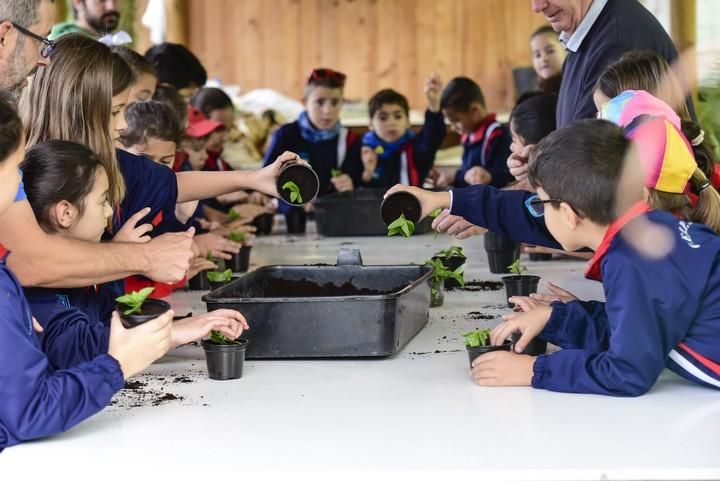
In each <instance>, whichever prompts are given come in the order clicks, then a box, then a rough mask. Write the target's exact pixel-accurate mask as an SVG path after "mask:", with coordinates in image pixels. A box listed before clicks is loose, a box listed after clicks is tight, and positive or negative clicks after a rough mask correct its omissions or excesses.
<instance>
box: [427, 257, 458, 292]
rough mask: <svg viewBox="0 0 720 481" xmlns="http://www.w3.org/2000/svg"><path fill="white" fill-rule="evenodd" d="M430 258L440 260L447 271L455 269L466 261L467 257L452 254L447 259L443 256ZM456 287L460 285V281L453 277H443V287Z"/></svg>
mask: <svg viewBox="0 0 720 481" xmlns="http://www.w3.org/2000/svg"><path fill="white" fill-rule="evenodd" d="M432 259H433V260H439V261H440V262H442V265H443V266H444V267H445V269H447V270H449V271H455V270H456V269H457V268H458V267H460V266H461V265H463V264H465V262H467V257H465V256H453V257H450V258H448V259H446V258H444V257H439V256H434V257H433V258H432ZM456 287H460V283H459V282H458V281H456V280H455V279H453V278H448V279H445V288H447V289H454V288H456Z"/></svg>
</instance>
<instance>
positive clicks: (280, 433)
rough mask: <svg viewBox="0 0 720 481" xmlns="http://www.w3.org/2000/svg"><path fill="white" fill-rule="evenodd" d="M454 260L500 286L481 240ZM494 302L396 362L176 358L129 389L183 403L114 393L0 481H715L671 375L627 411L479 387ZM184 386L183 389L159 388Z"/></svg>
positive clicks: (699, 418) (698, 427)
mask: <svg viewBox="0 0 720 481" xmlns="http://www.w3.org/2000/svg"><path fill="white" fill-rule="evenodd" d="M348 243H350V244H348ZM449 243H450V241H449V239H448V238H447V237H445V236H439V237H438V238H437V239H433V236H432V235H424V236H419V237H415V238H412V239H410V240H405V239H401V238H391V239H386V238H379V237H378V238H354V239H317V238H316V236H315V235H314V234H309V235H308V236H306V237H304V238H285V237H271V238H261V239H259V240H258V242H257V244H256V247H255V248H254V250H253V258H252V261H253V262H254V263H260V264H264V263H275V264H284V263H293V264H295V263H297V264H300V263H316V262H333V261H334V259H335V257H336V252H337V249H338V248H339V247H340V246H341V245H343V246H345V247H353V246H356V247H359V248H361V249H362V253H363V257H364V261H365V264H393V263H409V262H413V261H414V262H416V263H417V262H421V261H422V260H424V259H425V258H427V257H429V256H430V255H431V254H432V253H433V252H435V251H436V250H437V249H438V248H441V247H445V246H447V245H448V244H449ZM462 245H463V246H464V247H465V250H466V252H467V253H468V254H469V258H470V261H469V264H468V274H467V276H466V277H467V278H468V279H497V278H498V277H499V276H492V275H491V274H489V273H488V271H487V268H486V260H485V254H484V251H483V249H482V239H481V238H476V239H473V240H469V241H464V242H463V244H462ZM530 267H531V269H532V270H533V271H535V272H536V273H540V274H541V275H542V276H543V278H544V279H546V280H552V281H554V282H557V283H560V284H561V285H564V286H568V287H570V288H571V290H573V291H574V292H576V293H577V294H579V295H580V296H581V297H585V298H599V297H600V296H601V295H602V292H601V289H600V285H599V284H596V283H592V282H589V281H586V280H584V279H583V278H582V272H583V269H584V264H583V263H582V262H581V261H573V260H556V261H552V262H546V263H534V264H530ZM199 298H200V295H199V294H196V293H179V294H177V295H175V296H174V298H173V300H172V303H173V306H174V308H175V310H176V312H177V313H178V314H184V313H186V312H187V311H189V310H190V311H193V312H202V311H204V305H203V303H202V302H200V300H199ZM502 302H503V295H502V292H499V291H498V292H481V293H467V292H460V293H458V292H454V293H449V294H447V295H446V299H445V306H444V307H442V308H439V309H432V310H431V313H430V323H429V324H428V326H427V327H426V328H425V329H424V330H422V331H421V332H420V333H419V334H418V335H417V336H416V337H415V338H414V339H413V340H412V341H411V342H410V344H409V345H408V346H407V347H406V348H405V349H403V350H402V351H401V352H400V353H399V354H398V355H396V356H394V357H392V358H390V359H379V360H314V361H247V362H246V365H245V374H244V376H243V378H242V379H240V380H237V381H225V382H219V381H211V380H209V379H207V377H206V375H205V372H204V369H205V366H204V357H203V353H202V350H201V348H200V347H197V346H195V347H192V346H190V347H182V348H179V349H177V350H175V351H174V352H171V353H170V354H169V355H168V356H166V357H165V358H164V359H162V360H161V361H159V362H158V363H156V364H155V365H153V366H151V367H150V368H149V369H148V370H147V372H146V374H144V375H143V376H141V377H140V378H139V379H140V380H142V381H144V382H145V383H147V387H148V389H151V390H154V391H155V398H157V393H165V392H166V393H171V394H173V395H176V396H181V397H182V398H183V399H181V400H177V401H169V402H165V403H161V404H160V405H157V406H153V405H152V404H153V403H152V401H151V400H145V401H143V402H145V405H143V406H141V407H128V406H129V405H131V404H133V403H134V402H136V401H135V400H134V399H135V398H133V397H132V396H128V395H127V393H124V394H121V395H119V396H118V397H117V399H118V404H116V405H115V406H111V407H110V408H108V409H106V410H105V411H103V412H102V413H100V414H99V415H97V416H95V417H93V418H91V419H89V420H88V421H86V422H84V423H82V424H80V425H79V426H77V427H75V428H74V429H72V430H71V431H70V432H67V433H65V434H62V435H59V436H55V437H53V438H51V439H48V440H44V441H39V442H32V443H27V444H24V445H20V446H17V447H13V448H9V449H7V450H5V452H3V453H2V454H0V479H2V480H3V481H5V480H8V481H9V480H26V479H28V480H31V479H32V480H34V479H38V480H43V481H46V480H47V479H51V477H55V478H57V477H58V476H59V475H60V476H61V475H66V476H69V474H70V473H72V479H93V480H94V479H102V480H111V479H112V480H114V479H129V478H130V477H131V476H132V477H135V478H138V479H149V477H148V476H147V474H148V473H150V472H157V473H159V474H161V475H163V476H164V477H168V476H169V477H171V479H206V478H198V473H206V474H207V473H208V472H212V471H215V470H218V471H222V470H230V471H232V472H233V473H237V475H236V476H233V477H232V479H235V478H237V479H253V480H254V479H301V478H302V479H313V480H316V479H328V480H330V479H332V480H340V479H363V480H369V479H399V480H404V479H413V480H421V479H438V480H456V479H457V480H465V479H467V480H470V479H473V480H478V479H699V478H703V479H719V478H720V452H719V451H720V450H719V448H720V396H718V393H717V392H716V391H712V390H709V389H704V388H701V387H697V386H694V385H692V384H690V383H688V382H685V381H684V380H681V379H680V378H679V377H677V376H675V375H674V374H672V373H669V372H666V373H665V374H663V376H662V377H661V379H660V381H659V382H658V383H657V385H656V386H655V387H654V388H653V389H652V391H651V392H650V393H649V394H647V395H645V396H642V397H640V398H635V399H618V398H611V397H603V396H590V395H576V394H559V393H552V392H547V391H540V390H533V389H531V388H482V387H479V386H476V385H474V384H473V383H472V382H471V381H470V379H469V375H468V360H467V355H466V352H465V350H464V347H463V345H462V341H461V337H460V333H461V332H464V331H466V330H469V329H471V328H474V327H484V326H492V325H495V324H496V323H497V322H498V320H497V318H496V319H494V320H490V321H469V320H467V319H465V318H464V317H463V314H465V313H467V312H469V311H482V312H486V313H490V314H493V315H499V314H501V313H502V312H505V311H506V310H505V309H503V308H498V306H499V305H501V304H502ZM487 306H491V307H487ZM250 322H252V319H251V320H250ZM435 351H441V352H438V353H435ZM178 376H184V378H181V379H183V380H187V381H190V382H186V383H177V382H172V383H169V384H165V383H166V382H167V380H168V379H175V378H177V377H178ZM185 378H187V379H185ZM161 379H164V380H161ZM151 398H152V396H151ZM0 402H1V400H0ZM288 471H289V472H293V473H294V474H293V475H292V476H287V475H284V476H283V475H281V472H288ZM19 473H22V475H19ZM99 473H102V474H99ZM247 473H253V474H250V475H248V474H247ZM11 474H12V475H11ZM133 475H134V476H133ZM61 479H64V478H62V477H61ZM222 479H230V478H222Z"/></svg>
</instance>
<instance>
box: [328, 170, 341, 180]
mask: <svg viewBox="0 0 720 481" xmlns="http://www.w3.org/2000/svg"><path fill="white" fill-rule="evenodd" d="M341 175H343V173H342V170H340V169H331V170H330V176H331V177H332V178H333V179H334V178H335V177H340V176H341Z"/></svg>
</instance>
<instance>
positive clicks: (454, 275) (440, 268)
mask: <svg viewBox="0 0 720 481" xmlns="http://www.w3.org/2000/svg"><path fill="white" fill-rule="evenodd" d="M425 265H427V266H430V267H432V268H433V276H432V282H433V284H435V285H438V284H440V283H441V282H443V281H444V280H445V279H455V280H456V281H457V282H458V284H460V285H461V286H464V285H465V276H464V274H465V264H463V265H461V266H460V267H458V268H457V269H455V270H454V271H451V270H450V269H447V268H446V267H445V265H444V264H443V263H442V261H441V260H440V259H428V260H426V261H425Z"/></svg>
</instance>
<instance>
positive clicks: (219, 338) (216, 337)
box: [210, 331, 240, 344]
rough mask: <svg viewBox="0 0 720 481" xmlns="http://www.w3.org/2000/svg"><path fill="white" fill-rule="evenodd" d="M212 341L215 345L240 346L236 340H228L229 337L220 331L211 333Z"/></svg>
mask: <svg viewBox="0 0 720 481" xmlns="http://www.w3.org/2000/svg"><path fill="white" fill-rule="evenodd" d="M210 341H212V342H214V343H215V344H240V343H239V342H237V341H236V340H234V339H228V337H227V336H226V335H225V334H223V333H222V332H220V331H210Z"/></svg>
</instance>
